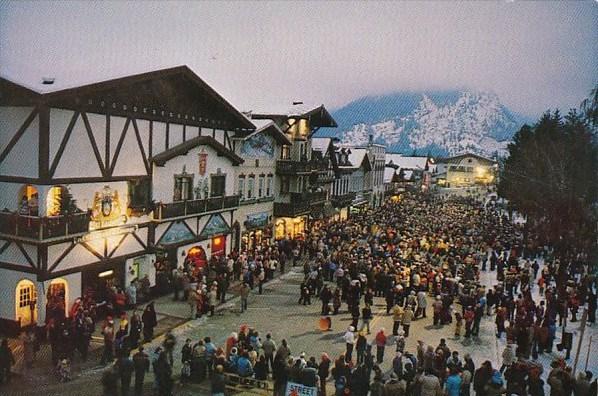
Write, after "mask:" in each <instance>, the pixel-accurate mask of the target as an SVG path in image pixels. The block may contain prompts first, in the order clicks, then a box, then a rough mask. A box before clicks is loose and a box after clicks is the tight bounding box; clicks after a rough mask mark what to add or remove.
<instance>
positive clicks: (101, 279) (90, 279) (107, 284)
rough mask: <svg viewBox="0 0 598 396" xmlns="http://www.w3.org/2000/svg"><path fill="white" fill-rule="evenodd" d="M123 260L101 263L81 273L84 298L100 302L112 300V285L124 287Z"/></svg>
mask: <svg viewBox="0 0 598 396" xmlns="http://www.w3.org/2000/svg"><path fill="white" fill-rule="evenodd" d="M124 267H125V263H124V262H122V261H121V262H117V263H113V264H110V265H103V266H101V267H97V268H95V269H88V270H85V271H83V272H82V274H81V285H82V290H83V293H84V300H86V299H87V300H89V299H91V301H94V302H96V303H101V302H103V301H106V302H113V301H112V300H113V297H114V293H113V291H112V290H113V289H112V288H113V287H116V288H117V289H123V288H124V272H123V270H124Z"/></svg>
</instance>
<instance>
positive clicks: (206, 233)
mask: <svg viewBox="0 0 598 396" xmlns="http://www.w3.org/2000/svg"><path fill="white" fill-rule="evenodd" d="M229 232H230V227H229V226H228V224H227V223H226V220H224V218H223V217H222V215H220V214H214V215H212V217H210V219H209V220H208V222H207V223H206V226H205V227H204V228H203V230H202V231H201V234H199V236H200V237H202V238H208V237H211V236H214V235H222V234H228V233H229Z"/></svg>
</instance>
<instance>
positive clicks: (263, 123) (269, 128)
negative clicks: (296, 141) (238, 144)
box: [241, 120, 293, 146]
mask: <svg viewBox="0 0 598 396" xmlns="http://www.w3.org/2000/svg"><path fill="white" fill-rule="evenodd" d="M253 124H254V125H255V126H256V127H257V129H256V130H255V131H253V132H251V133H250V134H249V135H246V136H243V137H241V140H247V139H249V138H251V137H252V136H255V135H257V134H258V133H262V132H264V133H268V134H269V135H270V136H272V137H273V138H274V139H276V141H277V142H278V143H280V144H285V145H288V146H290V145H292V144H293V142H291V139H289V138H288V136H287V135H285V134H284V132H283V131H282V129H280V127H279V126H278V125H277V124H276V123H275V122H274V121H272V120H255V121H253Z"/></svg>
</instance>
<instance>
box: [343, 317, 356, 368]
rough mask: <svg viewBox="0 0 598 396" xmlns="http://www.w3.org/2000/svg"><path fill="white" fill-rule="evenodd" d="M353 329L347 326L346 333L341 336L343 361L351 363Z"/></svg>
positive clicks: (353, 344)
mask: <svg viewBox="0 0 598 396" xmlns="http://www.w3.org/2000/svg"><path fill="white" fill-rule="evenodd" d="M354 332H355V327H353V326H349V328H348V329H347V332H346V333H345V335H344V336H343V339H344V340H345V346H346V352H345V360H346V361H347V363H348V362H350V361H351V359H352V357H353V347H354V346H355V333H354Z"/></svg>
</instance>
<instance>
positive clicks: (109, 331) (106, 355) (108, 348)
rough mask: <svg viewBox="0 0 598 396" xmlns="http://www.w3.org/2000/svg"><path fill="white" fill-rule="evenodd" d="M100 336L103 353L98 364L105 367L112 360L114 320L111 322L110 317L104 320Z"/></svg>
mask: <svg viewBox="0 0 598 396" xmlns="http://www.w3.org/2000/svg"><path fill="white" fill-rule="evenodd" d="M102 335H103V336H104V351H103V352H102V359H101V360H100V364H102V365H105V364H107V363H110V362H112V361H113V360H114V320H112V316H108V317H107V318H106V323H105V324H104V327H103V328H102Z"/></svg>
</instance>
